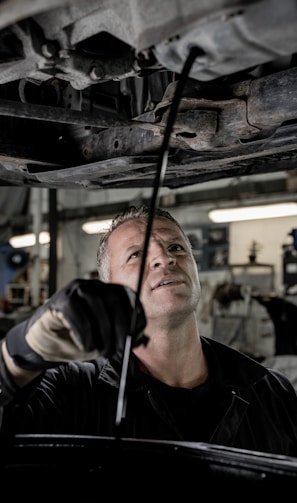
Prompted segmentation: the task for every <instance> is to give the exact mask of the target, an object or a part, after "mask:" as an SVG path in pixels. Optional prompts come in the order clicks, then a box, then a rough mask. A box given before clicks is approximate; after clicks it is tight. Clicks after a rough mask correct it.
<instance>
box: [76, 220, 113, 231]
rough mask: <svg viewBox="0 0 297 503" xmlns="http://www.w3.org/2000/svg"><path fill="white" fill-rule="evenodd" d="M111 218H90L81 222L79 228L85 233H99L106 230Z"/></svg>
mask: <svg viewBox="0 0 297 503" xmlns="http://www.w3.org/2000/svg"><path fill="white" fill-rule="evenodd" d="M111 222H112V219H111V218H110V219H108V220H90V221H89V222H85V223H83V224H82V226H81V228H82V230H83V231H84V232H85V233H86V234H101V233H103V232H107V231H108V229H109V227H110V225H111Z"/></svg>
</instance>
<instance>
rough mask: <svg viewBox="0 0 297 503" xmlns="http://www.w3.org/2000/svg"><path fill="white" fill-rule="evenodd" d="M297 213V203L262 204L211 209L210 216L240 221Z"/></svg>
mask: <svg viewBox="0 0 297 503" xmlns="http://www.w3.org/2000/svg"><path fill="white" fill-rule="evenodd" d="M294 215H297V203H293V202H291V203H278V204H265V205H261V206H243V207H241V208H220V209H217V210H211V211H209V213H208V216H209V218H210V220H211V221H212V222H216V223H223V222H239V221H242V220H259V219H262V218H278V217H289V216H294Z"/></svg>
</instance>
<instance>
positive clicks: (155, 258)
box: [151, 245, 175, 268]
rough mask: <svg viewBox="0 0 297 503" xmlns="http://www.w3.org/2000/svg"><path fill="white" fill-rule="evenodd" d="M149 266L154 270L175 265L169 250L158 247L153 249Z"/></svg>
mask: <svg viewBox="0 0 297 503" xmlns="http://www.w3.org/2000/svg"><path fill="white" fill-rule="evenodd" d="M151 264H152V266H153V267H154V268H156V267H162V266H167V265H168V264H170V265H171V264H175V257H174V255H172V254H171V253H170V251H169V250H167V249H166V248H164V247H163V246H159V245H158V246H155V247H154V251H153V253H152V262H151Z"/></svg>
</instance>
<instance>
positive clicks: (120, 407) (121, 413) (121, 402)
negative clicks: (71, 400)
mask: <svg viewBox="0 0 297 503" xmlns="http://www.w3.org/2000/svg"><path fill="white" fill-rule="evenodd" d="M199 54H200V49H199V48H198V47H192V48H191V49H190V52H189V55H188V57H187V59H186V61H185V64H184V66H183V69H182V72H181V75H180V78H179V80H178V82H177V86H176V90H175V93H174V97H173V100H172V104H171V107H170V111H169V116H168V120H167V124H166V128H165V132H164V138H163V142H162V146H161V151H160V155H159V161H158V165H157V171H156V178H155V182H154V188H153V194H152V198H151V203H150V211H149V216H148V221H147V227H146V233H145V242H144V247H143V256H142V261H141V266H140V273H139V279H138V287H137V291H136V299H135V307H134V309H133V313H132V319H131V324H130V331H129V334H127V336H126V340H125V348H124V355H123V362H122V370H121V379H120V388H119V394H118V402H117V412H116V422H115V425H116V427H117V433H118V435H117V436H120V433H121V425H122V420H123V418H124V417H125V414H126V402H125V390H126V381H127V374H128V367H129V359H130V354H131V348H132V340H133V338H134V337H133V336H134V335H136V321H137V307H138V303H139V302H140V292H141V287H142V280H143V275H144V270H145V262H146V257H147V252H148V246H149V241H150V236H151V229H152V224H153V219H154V214H155V209H156V206H157V200H158V192H159V189H160V187H161V186H162V184H163V180H164V177H165V173H166V168H167V162H168V152H169V141H170V136H171V132H172V129H173V125H174V121H175V119H176V115H177V111H178V106H179V103H180V100H181V97H182V91H183V88H184V85H185V83H186V80H187V78H188V75H189V73H190V70H191V67H192V65H193V63H194V61H195V59H196V57H197V56H198V55H199Z"/></svg>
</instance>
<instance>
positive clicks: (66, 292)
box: [6, 279, 148, 370]
mask: <svg viewBox="0 0 297 503" xmlns="http://www.w3.org/2000/svg"><path fill="white" fill-rule="evenodd" d="M135 300H136V294H135V293H134V292H133V291H132V290H131V289H130V288H128V287H125V286H122V285H118V284H112V283H103V282H101V281H99V280H87V279H75V280H72V281H71V282H70V283H68V285H66V286H65V287H64V288H62V289H61V290H59V291H58V292H56V293H55V294H54V295H53V296H52V297H51V298H50V299H49V300H48V301H46V302H45V304H43V305H42V306H41V307H39V308H38V309H37V310H36V311H35V313H34V314H33V316H32V317H31V318H29V319H28V320H26V321H24V322H22V323H20V324H19V325H16V326H14V327H13V328H11V329H10V331H9V332H8V333H7V335H6V346H7V350H8V352H9V354H10V356H11V357H12V358H13V359H14V361H15V362H16V364H17V365H18V366H20V367H22V368H24V369H27V370H43V369H46V368H50V367H55V366H57V365H60V364H61V363H63V362H68V361H77V360H90V359H92V358H95V357H96V356H98V355H99V354H101V355H104V356H108V357H111V356H113V355H116V354H117V355H121V354H123V351H124V345H125V340H126V336H127V335H128V334H129V330H130V323H131V318H132V312H133V310H134V306H135ZM136 320H137V321H136V324H135V325H136V330H135V334H129V335H131V336H132V347H136V346H138V345H140V344H146V343H147V342H148V338H147V337H146V336H145V335H144V334H143V330H144V327H145V325H146V318H145V314H144V310H143V308H142V306H141V304H140V302H139V303H138V306H137V318H136Z"/></svg>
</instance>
